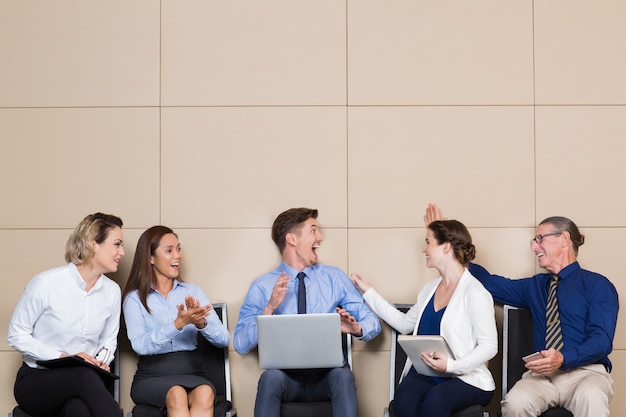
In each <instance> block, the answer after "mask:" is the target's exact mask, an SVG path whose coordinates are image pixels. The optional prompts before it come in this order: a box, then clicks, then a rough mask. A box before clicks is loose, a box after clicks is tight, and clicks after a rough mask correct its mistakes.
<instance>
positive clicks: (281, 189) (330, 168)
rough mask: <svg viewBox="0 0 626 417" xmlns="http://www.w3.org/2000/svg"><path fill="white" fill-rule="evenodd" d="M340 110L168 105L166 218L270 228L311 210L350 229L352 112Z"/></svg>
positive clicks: (176, 223) (177, 222) (188, 223)
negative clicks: (291, 211)
mask: <svg viewBox="0 0 626 417" xmlns="http://www.w3.org/2000/svg"><path fill="white" fill-rule="evenodd" d="M345 112H346V111H345V109H344V108H333V107H282V108H281V107H279V108H276V107H265V108H184V109H183V108H165V109H163V117H162V126H163V127H162V135H161V137H162V148H161V151H162V172H163V175H162V178H161V190H162V214H163V217H162V219H163V221H164V222H165V223H167V224H169V225H170V226H171V227H268V226H271V223H272V222H273V221H274V218H275V217H276V216H277V215H278V213H280V212H281V211H283V210H285V209H287V208H290V207H301V206H309V207H314V208H318V209H319V210H320V219H319V220H320V223H321V224H323V225H324V226H327V227H337V226H343V227H345V225H346V199H347V197H346V171H347V168H346V139H345V137H346V114H345Z"/></svg>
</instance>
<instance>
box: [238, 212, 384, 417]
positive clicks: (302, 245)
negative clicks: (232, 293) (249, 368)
mask: <svg viewBox="0 0 626 417" xmlns="http://www.w3.org/2000/svg"><path fill="white" fill-rule="evenodd" d="M317 214H318V212H317V210H315V209H308V208H293V209H289V210H287V211H285V212H283V213H281V214H280V215H278V217H277V218H276V220H274V224H273V225H272V239H273V240H274V243H276V246H278V249H279V250H280V252H281V257H282V262H281V263H280V265H279V266H278V268H276V269H275V270H273V271H271V272H269V273H267V274H265V275H263V276H261V277H260V278H257V279H256V280H254V282H252V284H251V286H250V289H249V290H248V294H247V295H246V298H245V300H244V303H243V305H242V307H241V310H240V312H239V320H238V322H237V325H236V326H235V335H234V339H233V340H234V346H235V350H236V351H237V353H239V354H241V355H243V354H246V353H248V352H249V351H250V350H252V349H253V348H254V347H255V346H256V345H257V342H258V334H257V327H256V317H257V316H258V315H262V314H296V313H297V312H298V278H297V275H298V273H300V272H304V273H305V274H306V276H305V277H304V282H305V285H306V313H309V314H312V313H332V312H338V313H339V315H340V317H341V331H342V332H343V333H346V334H352V335H353V336H354V337H356V338H358V339H360V340H364V341H367V340H370V339H372V338H374V337H375V336H376V335H378V334H379V333H380V330H381V326H380V322H379V320H378V318H377V317H376V315H375V314H374V313H372V311H371V310H370V309H369V307H367V305H366V304H365V302H364V301H363V298H362V297H361V294H360V293H359V291H358V290H357V289H356V287H355V286H354V285H353V284H352V281H350V278H349V277H348V276H347V275H346V273H345V272H343V271H342V270H341V269H340V268H337V267H333V266H328V265H322V264H319V263H318V262H317V261H318V255H317V250H318V248H319V247H320V245H321V243H322V240H324V236H323V235H322V234H321V232H320V230H319V226H318V224H317V220H316V219H317ZM329 399H330V400H331V401H332V406H333V415H335V416H342V417H357V397H356V384H355V382H354V375H353V374H352V371H351V370H350V367H349V366H348V365H347V364H345V365H344V366H343V367H341V368H333V369H319V370H304V371H301V370H290V371H282V370H278V369H271V370H266V371H264V372H263V374H262V375H261V378H260V379H259V384H258V390H257V396H256V402H255V406H254V416H255V417H279V415H280V404H281V402H282V401H307V402H308V401H328V400H329Z"/></svg>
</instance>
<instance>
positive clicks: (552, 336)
mask: <svg viewBox="0 0 626 417" xmlns="http://www.w3.org/2000/svg"><path fill="white" fill-rule="evenodd" d="M558 282H559V277H558V276H556V275H553V276H552V279H551V280H550V288H549V289H548V304H547V305H546V349H550V348H555V349H556V350H561V349H563V335H562V334H561V318H560V316H559V303H558V301H557V299H556V286H557V284H558Z"/></svg>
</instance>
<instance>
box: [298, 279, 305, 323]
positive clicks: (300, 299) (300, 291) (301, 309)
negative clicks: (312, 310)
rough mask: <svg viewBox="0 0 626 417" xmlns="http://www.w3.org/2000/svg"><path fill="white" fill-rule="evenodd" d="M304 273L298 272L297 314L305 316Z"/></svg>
mask: <svg viewBox="0 0 626 417" xmlns="http://www.w3.org/2000/svg"><path fill="white" fill-rule="evenodd" d="M304 277H306V274H305V273H304V272H298V281H299V282H298V314H306V287H305V286H304Z"/></svg>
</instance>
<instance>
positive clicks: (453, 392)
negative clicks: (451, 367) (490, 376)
mask: <svg viewBox="0 0 626 417" xmlns="http://www.w3.org/2000/svg"><path fill="white" fill-rule="evenodd" d="M492 397H493V391H483V390H481V389H479V388H476V387H474V386H473V385H469V384H467V383H465V382H463V381H461V380H460V379H459V378H450V379H448V380H446V381H445V382H442V383H440V384H437V383H436V382H435V381H434V380H433V379H432V378H431V377H428V376H424V375H420V374H418V373H417V372H415V368H411V371H410V372H409V373H408V374H407V376H406V377H404V379H403V380H402V382H401V383H400V385H398V388H397V389H396V393H395V396H394V400H393V404H392V407H393V412H394V415H395V416H396V417H450V416H451V415H452V414H453V413H456V412H457V411H461V410H463V409H464V408H467V407H469V406H471V405H475V404H480V405H487V404H489V401H491V398H492Z"/></svg>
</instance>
